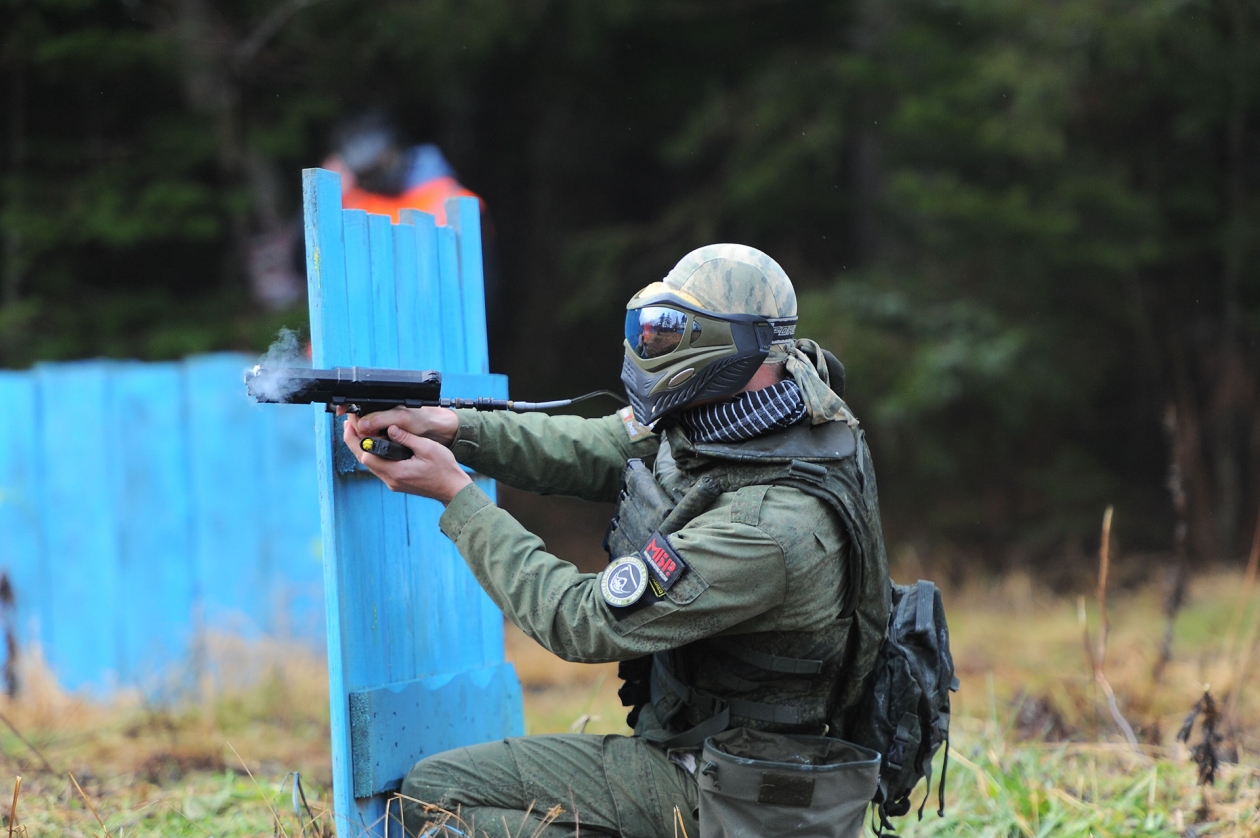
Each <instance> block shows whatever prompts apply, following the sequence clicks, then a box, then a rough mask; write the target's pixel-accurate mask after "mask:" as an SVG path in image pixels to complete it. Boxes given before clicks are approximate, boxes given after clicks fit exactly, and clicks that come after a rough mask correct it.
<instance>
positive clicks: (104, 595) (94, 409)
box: [32, 361, 122, 687]
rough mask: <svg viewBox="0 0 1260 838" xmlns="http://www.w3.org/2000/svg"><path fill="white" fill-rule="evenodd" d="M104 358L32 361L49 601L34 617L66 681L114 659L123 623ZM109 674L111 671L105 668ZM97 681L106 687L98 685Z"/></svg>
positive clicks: (81, 679)
mask: <svg viewBox="0 0 1260 838" xmlns="http://www.w3.org/2000/svg"><path fill="white" fill-rule="evenodd" d="M109 367H110V364H109V363H108V362H94V361H85V362H80V363H73V364H58V365H55V366H53V365H48V366H41V367H37V368H36V372H35V375H36V379H37V381H38V384H39V387H40V389H41V390H42V396H43V401H44V403H45V404H47V405H49V406H52V405H56V406H57V409H50V410H46V411H44V413H43V417H42V421H41V422H39V423H37V425H36V427H34V428H33V429H32V431H33V436H34V438H35V441H36V445H37V447H38V448H39V449H40V450H41V451H42V452H45V453H44V454H43V456H42V457H41V464H40V467H41V470H42V471H43V481H42V483H43V486H42V487H41V488H42V492H41V497H40V501H39V502H40V504H41V507H42V508H43V510H44V511H45V514H44V515H43V517H42V521H41V523H42V525H43V527H42V528H43V537H42V542H43V544H44V548H45V552H46V559H45V561H44V562H43V563H42V564H43V567H42V569H43V571H44V578H43V579H42V580H41V581H42V582H44V583H45V584H47V585H48V587H47V597H48V598H47V606H46V610H45V611H44V613H43V614H42V615H41V624H42V626H43V636H44V653H45V656H46V657H47V659H48V662H49V663H50V664H51V665H52V667H53V670H54V671H55V672H57V673H58V675H60V676H61V677H62V678H63V679H65V680H66V681H68V682H69V683H72V684H76V683H86V682H90V681H91V680H92V679H93V676H96V675H98V674H99V672H98V670H97V666H98V665H99V664H98V662H100V661H115V662H116V661H118V660H119V653H120V650H121V634H122V628H121V625H120V622H119V621H118V620H117V619H114V616H115V613H116V611H115V605H114V604H115V603H116V602H118V599H119V594H120V592H121V586H120V579H119V574H118V573H117V569H118V566H119V559H120V556H119V544H118V538H117V532H116V529H115V527H114V520H115V501H116V497H117V492H118V486H117V483H116V480H117V477H118V475H117V471H116V470H115V468H114V462H113V458H112V457H111V456H110V455H111V453H112V452H113V450H114V447H115V446H116V445H117V444H118V440H117V439H116V438H115V436H114V434H113V430H114V427H113V425H114V423H113V421H112V417H111V416H110V413H109V398H108V389H107V387H108V379H109ZM110 675H111V676H112V677H111V678H110V680H114V679H116V677H117V671H116V670H115V671H114V672H113V673H110ZM105 686H107V687H108V686H111V684H110V683H106V684H105Z"/></svg>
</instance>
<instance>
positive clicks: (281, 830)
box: [225, 740, 289, 838]
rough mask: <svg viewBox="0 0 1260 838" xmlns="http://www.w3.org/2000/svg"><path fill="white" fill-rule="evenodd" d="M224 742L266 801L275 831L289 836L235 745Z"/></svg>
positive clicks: (285, 836) (263, 800)
mask: <svg viewBox="0 0 1260 838" xmlns="http://www.w3.org/2000/svg"><path fill="white" fill-rule="evenodd" d="M225 741H226V740H225ZM226 744H227V746H228V747H229V748H231V749H232V753H233V754H235V755H236V759H237V761H238V762H240V764H241V768H244V769H245V773H246V774H247V775H248V776H249V780H250V782H252V783H253V784H254V788H256V789H258V796H259V797H260V798H262V802H263V803H266V804H267V808H268V809H270V810H271V818H272V821H273V822H274V823H275V825H276V831H277V832H278V833H279V834H280V835H283V836H284V838H289V833H288V831H287V830H286V829H285V828H284V824H282V823H281V822H280V813H279V812H277V811H276V807H275V806H272V805H271V801H270V800H268V799H267V795H266V794H265V793H263V789H262V786H260V785H259V784H258V779H257V778H256V777H255V776H254V772H253V771H250V770H249V766H248V765H246V764H245V760H243V759H241V755H240V753H239V752H237V750H236V747H235V746H234V745H233V744H232V743H231V742H227V743H226Z"/></svg>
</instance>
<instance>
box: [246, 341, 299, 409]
mask: <svg viewBox="0 0 1260 838" xmlns="http://www.w3.org/2000/svg"><path fill="white" fill-rule="evenodd" d="M310 366H311V359H310V358H308V357H307V356H306V347H305V345H304V343H303V341H302V339H301V337H300V336H299V335H298V333H297V332H296V331H295V330H293V329H281V330H280V331H279V333H278V334H277V335H276V340H275V342H274V343H272V344H271V347H270V348H269V349H268V350H267V352H266V354H265V355H263V356H262V357H261V358H259V359H258V366H256V367H254V369H253V372H254V373H255V375H254V377H253V379H252V380H251V381H250V384H249V391H250V394H251V395H253V396H254V397H255V398H257V399H258V400H259V401H271V402H283V401H285V399H287V398H288V396H289V395H290V394H291V393H293V391H294V390H296V389H297V388H298V387H299V386H301V385H300V382H299V381H297V380H296V379H294V378H293V377H292V376H291V375H289V374H288V372H287V371H288V370H291V369H294V368H302V369H309V368H310Z"/></svg>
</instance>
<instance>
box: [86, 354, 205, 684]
mask: <svg viewBox="0 0 1260 838" xmlns="http://www.w3.org/2000/svg"><path fill="white" fill-rule="evenodd" d="M182 373H183V369H182V365H180V364H141V363H131V364H118V365H115V366H114V367H112V368H111V369H110V371H109V377H108V379H107V382H108V385H109V402H108V415H109V417H110V424H111V426H112V427H111V430H110V436H111V437H112V438H113V439H114V441H115V444H114V445H112V446H110V447H109V449H108V450H110V451H112V453H113V454H114V455H115V456H116V457H117V460H116V462H115V464H114V465H113V466H112V469H114V470H115V471H116V478H115V481H114V485H115V487H116V494H115V496H114V498H113V509H112V512H113V515H114V516H115V527H116V532H117V537H118V560H119V564H118V568H117V573H118V587H117V591H118V595H117V599H116V600H115V601H114V602H113V603H112V605H113V606H114V608H116V609H117V619H118V620H119V622H120V628H121V632H120V637H119V649H118V669H117V677H118V679H119V681H120V682H121V683H124V684H131V685H136V686H141V687H144V688H146V690H147V691H148V692H150V693H158V692H161V691H162V689H163V688H164V687H168V686H179V685H178V684H170V683H166V681H167V679H168V678H169V677H170V676H171V675H172V673H173V672H174V670H175V667H177V666H179V665H180V664H181V663H183V662H184V658H185V655H186V653H187V650H188V648H189V646H190V644H191V642H192V635H193V625H192V621H191V620H190V619H189V616H190V615H191V614H192V612H193V607H194V600H195V598H196V593H197V586H196V581H197V580H196V574H195V572H194V567H193V563H192V561H190V559H191V558H192V555H193V543H194V542H193V532H192V520H193V498H192V493H191V491H190V489H191V486H190V484H189V479H188V477H189V474H188V467H189V457H188V454H189V439H188V432H187V417H186V416H185V414H184V409H183V400H182V399H181V398H180V397H179V395H180V391H181V389H182V388H181V386H180V385H181V383H182V381H181V378H182Z"/></svg>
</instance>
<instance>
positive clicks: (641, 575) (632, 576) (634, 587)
mask: <svg viewBox="0 0 1260 838" xmlns="http://www.w3.org/2000/svg"><path fill="white" fill-rule="evenodd" d="M647 586H648V569H647V565H645V564H644V563H643V560H642V559H640V558H639V557H638V556H622V557H621V558H620V559H617V560H616V561H614V562H612V563H611V564H609V565H608V567H607V568H606V569H605V570H604V574H603V578H601V579H600V582H599V589H600V591H601V592H602V593H603V594H604V601H605V602H607V603H608V604H609V605H612V606H615V607H617V608H625V607H626V606H627V605H633V604H634V603H636V602H638V601H639V597H641V596H643V592H644V591H646V590H647Z"/></svg>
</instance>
